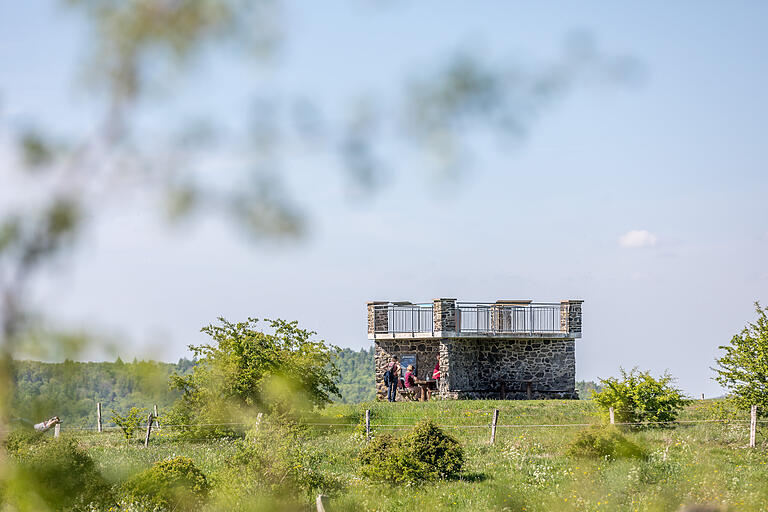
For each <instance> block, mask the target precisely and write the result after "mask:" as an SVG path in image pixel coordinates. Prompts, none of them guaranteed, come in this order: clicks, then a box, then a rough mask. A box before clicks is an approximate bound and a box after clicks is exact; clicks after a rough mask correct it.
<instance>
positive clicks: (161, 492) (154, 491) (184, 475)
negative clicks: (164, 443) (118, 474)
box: [123, 457, 210, 510]
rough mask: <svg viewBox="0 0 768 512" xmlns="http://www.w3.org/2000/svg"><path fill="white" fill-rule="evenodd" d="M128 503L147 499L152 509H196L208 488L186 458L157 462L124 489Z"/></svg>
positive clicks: (198, 472)
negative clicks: (153, 507)
mask: <svg viewBox="0 0 768 512" xmlns="http://www.w3.org/2000/svg"><path fill="white" fill-rule="evenodd" d="M123 490H124V493H125V494H126V495H127V496H128V497H129V499H131V500H138V501H142V500H144V499H146V500H148V501H149V502H150V503H151V504H152V505H153V506H155V507H159V508H171V509H180V510H194V509H195V508H199V506H200V504H201V503H202V501H203V500H204V499H205V498H206V497H207V496H208V492H209V491H210V485H209V484H208V479H207V478H206V477H205V474H203V472H202V471H200V469H198V468H197V466H195V463H194V462H192V459H190V458H189V457H174V458H172V459H167V460H163V461H160V462H156V463H155V464H154V465H153V466H152V467H151V468H149V469H147V470H146V471H143V472H142V473H139V474H138V475H136V476H135V477H134V478H132V479H131V480H130V481H128V482H127V483H126V484H125V485H124V486H123Z"/></svg>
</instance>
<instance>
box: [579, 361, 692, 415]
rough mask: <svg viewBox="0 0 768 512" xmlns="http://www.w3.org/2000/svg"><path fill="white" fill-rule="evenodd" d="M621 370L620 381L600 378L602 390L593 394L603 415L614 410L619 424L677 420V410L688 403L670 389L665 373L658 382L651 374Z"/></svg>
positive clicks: (678, 392)
mask: <svg viewBox="0 0 768 512" xmlns="http://www.w3.org/2000/svg"><path fill="white" fill-rule="evenodd" d="M620 371H621V379H618V378H616V377H609V378H607V379H600V383H601V384H602V385H603V390H602V391H600V392H598V393H595V394H594V395H592V400H593V401H594V402H595V403H597V404H598V405H599V406H600V407H601V408H602V409H603V411H605V412H608V409H609V408H610V407H613V409H614V415H615V420H616V421H617V422H619V423H642V422H651V423H658V422H669V421H674V420H675V419H677V416H678V415H679V414H680V411H681V410H682V409H683V407H684V406H685V405H687V404H688V403H690V400H689V399H687V398H686V397H685V395H683V392H682V391H680V390H679V389H677V388H675V387H674V386H672V382H674V379H673V378H672V376H671V375H669V373H664V374H663V375H662V376H661V377H659V378H658V379H655V378H653V377H652V376H651V374H650V372H641V371H639V370H638V369H637V368H633V369H632V370H631V371H630V372H627V371H625V370H624V369H623V368H622V369H620Z"/></svg>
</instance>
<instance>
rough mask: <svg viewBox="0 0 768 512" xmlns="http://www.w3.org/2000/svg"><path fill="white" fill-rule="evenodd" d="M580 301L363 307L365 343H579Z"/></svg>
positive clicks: (446, 301) (440, 302)
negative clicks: (418, 340) (413, 340)
mask: <svg viewBox="0 0 768 512" xmlns="http://www.w3.org/2000/svg"><path fill="white" fill-rule="evenodd" d="M583 302H584V301H582V300H573V299H571V300H563V301H560V302H559V303H555V302H533V301H530V300H497V301H496V302H492V303H491V302H459V301H457V300H456V299H445V298H442V299H435V300H433V301H432V302H431V303H428V302H426V303H411V302H407V301H401V302H386V301H373V302H368V339H397V338H463V337H464V338H482V337H490V338H513V339H514V338H518V339H536V338H546V339H557V338H581V306H582V303H583Z"/></svg>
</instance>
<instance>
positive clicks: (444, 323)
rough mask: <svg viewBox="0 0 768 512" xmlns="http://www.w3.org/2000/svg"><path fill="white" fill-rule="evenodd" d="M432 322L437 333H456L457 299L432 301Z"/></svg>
mask: <svg viewBox="0 0 768 512" xmlns="http://www.w3.org/2000/svg"><path fill="white" fill-rule="evenodd" d="M432 320H433V322H434V329H435V332H441V331H451V332H455V331H456V299H435V300H433V301H432Z"/></svg>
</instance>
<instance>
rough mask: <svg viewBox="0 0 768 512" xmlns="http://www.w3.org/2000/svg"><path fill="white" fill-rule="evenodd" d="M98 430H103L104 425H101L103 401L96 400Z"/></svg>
mask: <svg viewBox="0 0 768 512" xmlns="http://www.w3.org/2000/svg"><path fill="white" fill-rule="evenodd" d="M96 430H97V431H98V432H101V431H102V426H101V402H96Z"/></svg>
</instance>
